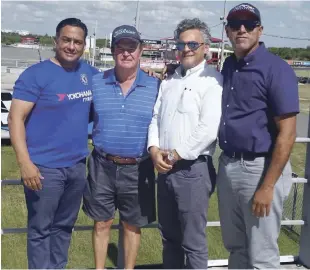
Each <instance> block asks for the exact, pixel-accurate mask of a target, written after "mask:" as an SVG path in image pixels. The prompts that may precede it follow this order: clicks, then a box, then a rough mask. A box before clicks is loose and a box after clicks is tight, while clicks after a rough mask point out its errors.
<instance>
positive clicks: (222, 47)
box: [218, 0, 226, 70]
mask: <svg viewBox="0 0 310 270" xmlns="http://www.w3.org/2000/svg"><path fill="white" fill-rule="evenodd" d="M225 11H226V0H225V1H224V14H223V17H221V18H220V19H221V20H223V28H222V46H221V57H220V59H219V60H220V61H219V64H220V65H218V69H219V70H222V68H223V64H224V30H225V24H226V21H225Z"/></svg>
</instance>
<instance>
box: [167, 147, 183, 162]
mask: <svg viewBox="0 0 310 270" xmlns="http://www.w3.org/2000/svg"><path fill="white" fill-rule="evenodd" d="M172 153H173V156H174V161H170V160H169V159H168V157H165V158H164V161H165V162H166V163H167V164H168V165H171V166H173V165H174V164H175V163H176V162H177V161H179V160H181V159H182V158H181V157H180V155H179V154H178V152H177V151H176V150H175V149H174V150H172Z"/></svg>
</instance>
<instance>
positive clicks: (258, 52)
mask: <svg viewBox="0 0 310 270" xmlns="http://www.w3.org/2000/svg"><path fill="white" fill-rule="evenodd" d="M264 52H266V47H265V44H264V42H259V46H258V47H257V48H256V49H255V50H254V51H253V52H251V53H250V54H248V55H247V56H245V57H244V58H242V59H240V60H239V61H242V62H243V61H244V62H246V63H249V62H252V61H255V60H257V59H259V58H261V55H262V54H263V53H264ZM234 56H235V55H234ZM234 58H235V60H236V61H237V58H236V56H235V57H234Z"/></svg>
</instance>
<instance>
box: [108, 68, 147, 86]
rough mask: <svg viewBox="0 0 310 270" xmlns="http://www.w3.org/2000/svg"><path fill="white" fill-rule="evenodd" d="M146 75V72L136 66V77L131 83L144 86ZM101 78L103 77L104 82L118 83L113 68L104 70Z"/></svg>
mask: <svg viewBox="0 0 310 270" xmlns="http://www.w3.org/2000/svg"><path fill="white" fill-rule="evenodd" d="M146 76H148V74H146V73H145V72H143V71H142V70H141V69H140V68H138V72H137V77H136V80H135V82H134V84H133V85H136V86H138V87H146V80H145V77H146ZM103 78H104V79H105V83H106V84H117V83H118V81H117V80H116V76H115V69H114V68H112V69H109V70H106V71H105V72H104V73H103Z"/></svg>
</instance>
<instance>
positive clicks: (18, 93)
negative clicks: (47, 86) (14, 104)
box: [13, 67, 41, 103]
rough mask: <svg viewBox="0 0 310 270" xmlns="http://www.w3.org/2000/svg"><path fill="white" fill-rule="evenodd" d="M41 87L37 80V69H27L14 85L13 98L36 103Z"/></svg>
mask: <svg viewBox="0 0 310 270" xmlns="http://www.w3.org/2000/svg"><path fill="white" fill-rule="evenodd" d="M40 91H41V88H40V87H39V85H38V83H37V80H36V69H34V68H32V67H30V68H28V69H26V70H25V71H24V72H23V73H22V74H21V75H20V76H19V78H18V79H17V81H16V82H15V85H14V87H13V98H14V99H20V100H24V101H29V102H33V103H36V102H37V100H38V98H39V96H40Z"/></svg>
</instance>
